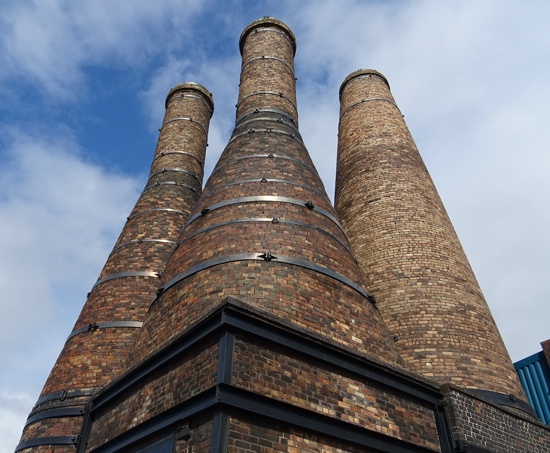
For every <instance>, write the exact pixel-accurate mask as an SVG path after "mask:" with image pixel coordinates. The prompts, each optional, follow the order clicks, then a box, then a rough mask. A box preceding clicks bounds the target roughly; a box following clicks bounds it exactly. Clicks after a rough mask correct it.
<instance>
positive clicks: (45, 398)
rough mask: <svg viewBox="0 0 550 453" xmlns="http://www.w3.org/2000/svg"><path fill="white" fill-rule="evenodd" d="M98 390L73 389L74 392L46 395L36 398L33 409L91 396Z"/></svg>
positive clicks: (96, 388)
mask: <svg viewBox="0 0 550 453" xmlns="http://www.w3.org/2000/svg"><path fill="white" fill-rule="evenodd" d="M98 390H99V387H93V388H91V389H83V390H82V389H75V390H61V391H60V392H55V393H48V394H46V395H44V396H41V397H40V398H38V400H37V401H36V403H35V404H34V407H33V409H35V408H37V407H38V406H40V405H41V404H44V403H48V402H50V401H54V400H61V401H64V400H66V399H67V398H79V397H81V396H92V395H93V394H94V393H96V392H97V391H98Z"/></svg>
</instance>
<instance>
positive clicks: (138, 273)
mask: <svg viewBox="0 0 550 453" xmlns="http://www.w3.org/2000/svg"><path fill="white" fill-rule="evenodd" d="M125 277H154V278H159V277H160V272H155V271H130V272H117V273H116V274H111V275H107V276H106V277H103V278H100V279H99V280H98V281H97V282H95V285H94V286H92V289H94V288H95V287H96V286H99V285H101V284H102V283H105V282H108V281H109V280H113V279H115V278H125Z"/></svg>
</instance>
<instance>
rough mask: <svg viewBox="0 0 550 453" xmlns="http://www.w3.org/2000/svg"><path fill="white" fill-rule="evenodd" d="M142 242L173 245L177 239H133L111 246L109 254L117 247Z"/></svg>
mask: <svg viewBox="0 0 550 453" xmlns="http://www.w3.org/2000/svg"><path fill="white" fill-rule="evenodd" d="M143 242H160V243H163V244H174V245H175V244H177V241H172V240H170V239H136V240H134V241H128V242H123V243H122V244H120V245H117V246H116V247H115V248H113V250H111V254H113V253H114V252H116V251H117V250H118V249H121V248H123V247H127V246H128V245H132V244H141V243H143Z"/></svg>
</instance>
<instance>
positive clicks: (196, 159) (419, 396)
mask: <svg viewBox="0 0 550 453" xmlns="http://www.w3.org/2000/svg"><path fill="white" fill-rule="evenodd" d="M239 44H240V50H241V54H242V57H243V62H242V70H241V80H240V90H239V99H238V104H237V113H236V122H235V129H234V131H233V134H232V136H231V138H230V140H229V143H228V144H227V147H226V148H225V150H224V152H223V154H222V155H221V157H220V160H219V162H218V163H217V165H216V167H215V168H214V170H213V172H212V175H211V176H210V178H209V180H208V182H207V183H206V185H205V187H204V190H203V191H202V192H201V184H202V167H203V162H204V152H205V147H206V137H207V132H208V121H209V119H210V116H211V114H212V110H213V103H212V98H211V96H210V94H209V93H208V91H207V90H205V89H204V88H203V87H202V86H200V85H197V84H189V83H187V84H181V85H178V86H177V87H176V88H174V89H172V90H171V91H170V93H169V94H168V97H167V104H166V106H167V110H166V117H165V120H164V123H163V127H162V129H161V135H160V138H159V143H158V146H157V151H156V153H155V157H154V160H153V167H152V170H151V175H150V179H149V181H148V183H147V186H146V187H145V189H144V191H143V194H142V196H141V197H140V200H139V201H138V203H137V205H136V208H135V209H134V211H132V213H131V215H130V217H129V218H128V222H127V224H126V226H125V228H124V230H123V232H122V234H121V237H120V238H119V240H118V242H117V244H116V245H115V248H114V249H113V252H112V253H111V255H110V257H109V259H108V261H107V264H106V265H105V268H104V270H103V271H102V273H101V275H100V277H99V280H98V282H97V283H96V285H95V286H94V288H93V289H92V291H91V293H90V294H89V296H88V300H87V302H86V304H85V306H84V308H83V311H82V313H81V315H80V317H79V319H78V321H77V324H76V325H75V329H74V330H73V333H72V334H71V335H70V337H69V339H68V340H67V343H66V345H65V348H64V349H63V351H62V353H61V355H60V357H59V359H58V361H57V363H56V365H55V366H54V369H53V370H52V373H51V375H50V377H49V379H48V381H47V383H46V385H45V387H44V390H43V392H42V394H41V396H40V398H39V400H38V402H37V404H36V406H35V408H34V409H33V411H32V412H31V414H30V416H29V419H28V420H27V423H26V425H25V428H24V431H23V436H22V439H21V442H20V444H19V445H18V446H17V447H16V451H22V452H26V451H28V452H51V451H60V452H95V453H99V452H128V451H136V452H137V451H140V452H174V451H175V452H186V453H190V452H217V453H221V452H235V453H237V452H253V451H254V452H289V453H297V452H326V453H328V452H350V453H351V452H353V453H356V452H367V453H370V452H443V453H448V452H453V451H468V452H515V451H517V452H541V453H542V452H544V451H548V444H549V441H550V433H549V430H548V427H546V426H545V425H543V424H542V423H540V422H538V421H537V420H536V418H535V417H534V416H533V412H532V409H531V408H530V407H529V405H528V404H527V403H526V402H525V400H526V399H525V395H524V394H523V392H522V390H521V387H520V386H519V384H518V381H517V378H516V377H515V375H514V374H513V373H511V372H510V367H511V363H510V360H509V358H508V355H507V353H506V350H505V349H504V346H503V345H502V341H501V340H500V337H499V334H498V330H497V329H496V326H495V325H494V322H493V320H492V318H491V315H490V312H489V310H488V308H487V306H486V304H485V302H484V301H483V298H482V296H481V292H480V291H479V288H478V287H477V283H476V282H475V278H474V277H473V274H472V273H471V270H470V268H469V265H468V263H467V261H466V258H465V256H464V254H463V252H462V249H461V248H460V244H459V243H458V240H457V239H456V236H455V235H454V231H453V229H452V226H451V224H450V222H449V220H448V218H447V217H446V214H445V212H444V209H443V206H442V205H441V201H440V200H439V198H438V196H437V193H436V192H435V188H433V184H432V183H431V180H430V178H429V176H428V174H427V172H426V170H425V168H424V167H423V164H422V162H421V159H420V156H419V154H418V152H417V151H416V148H415V147H414V144H413V142H412V139H411V138H410V135H409V134H408V131H407V129H406V126H405V124H404V122H403V120H402V117H401V115H400V114H398V109H397V107H396V106H395V103H394V101H393V99H392V98H391V93H390V92H389V86H388V84H387V82H386V80H385V78H384V77H383V76H381V75H380V74H379V73H377V72H375V71H361V72H358V73H354V74H352V75H350V76H349V77H348V78H347V79H346V80H345V81H344V84H343V85H342V89H341V100H342V111H341V125H340V140H339V157H338V159H339V160H338V178H337V194H336V208H337V209H336V210H335V208H334V207H333V206H332V205H331V203H330V200H329V198H328V197H327V195H326V193H325V190H324V187H323V184H322V182H321V180H320V178H319V176H318V174H317V171H316V170H315V167H314V165H313V163H312V161H311V159H310V157H309V155H308V152H307V150H306V147H305V145H304V143H303V141H302V138H301V136H300V132H299V128H298V113H297V106H296V89H295V80H296V78H295V74H294V54H295V51H296V40H295V37H294V35H293V34H292V32H291V31H290V29H289V28H288V27H287V26H286V25H285V24H283V23H282V22H280V21H278V20H276V19H273V18H269V17H267V18H263V19H260V20H258V21H255V22H253V23H252V24H250V25H249V26H248V27H247V28H246V29H245V30H244V31H243V33H242V35H241V38H240V43H239ZM371 101H372V102H371ZM396 112H397V113H396ZM407 197H410V198H407ZM412 207H414V209H412ZM341 222H342V223H341ZM424 225H427V226H428V230H425V229H423V228H424V227H423V226H424ZM382 232H383V233H382ZM405 232H408V233H410V234H409V235H407V234H405ZM348 237H349V239H348ZM419 238H420V239H419ZM409 250H410V251H411V252H410V253H409V252H408V251H409ZM429 278H434V279H435V280H434V281H433V282H429V281H428V279H429ZM417 283H420V286H421V287H422V286H423V285H425V286H429V287H430V288H432V287H433V290H432V291H431V292H430V291H426V292H423V291H421V290H420V289H419V288H418V286H419V285H417ZM370 290H372V291H373V294H371V293H370V292H369V291H370ZM374 296H376V298H375V297H374ZM480 332H481V334H480ZM472 338H473V339H474V340H475V341H474V340H472ZM480 338H483V341H480ZM396 340H397V341H396ZM512 370H513V368H512Z"/></svg>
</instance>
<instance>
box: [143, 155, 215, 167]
mask: <svg viewBox="0 0 550 453" xmlns="http://www.w3.org/2000/svg"><path fill="white" fill-rule="evenodd" d="M169 154H181V155H184V156H189V157H192V158H193V159H195V160H196V161H197V162H198V164H199V165H200V166H201V168H202V167H204V162H203V161H202V160H201V159H199V158H198V157H197V156H195V155H194V154H193V153H190V152H188V151H161V152H160V153H158V154H157V155H156V156H155V157H154V158H153V162H155V161H156V160H157V159H160V158H161V157H164V156H167V155H169Z"/></svg>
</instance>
